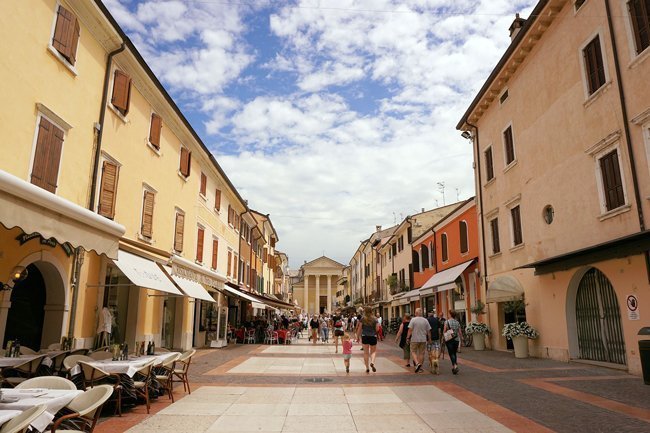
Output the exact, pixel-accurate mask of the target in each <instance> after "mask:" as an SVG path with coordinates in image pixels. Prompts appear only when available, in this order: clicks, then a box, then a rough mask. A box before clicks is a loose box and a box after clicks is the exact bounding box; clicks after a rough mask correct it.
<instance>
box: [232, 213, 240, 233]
mask: <svg viewBox="0 0 650 433" xmlns="http://www.w3.org/2000/svg"><path fill="white" fill-rule="evenodd" d="M232 212H233V216H234V219H235V224H234V226H235V230H239V224H240V222H239V214H238V213H237V212H235V210H234V209H233V210H232Z"/></svg>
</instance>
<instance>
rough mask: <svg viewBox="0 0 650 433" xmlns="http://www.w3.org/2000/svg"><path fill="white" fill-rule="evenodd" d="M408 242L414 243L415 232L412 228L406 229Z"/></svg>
mask: <svg viewBox="0 0 650 433" xmlns="http://www.w3.org/2000/svg"><path fill="white" fill-rule="evenodd" d="M406 239H407V240H406V241H407V242H408V243H409V244H410V243H411V242H413V231H412V230H411V227H408V228H407V229H406Z"/></svg>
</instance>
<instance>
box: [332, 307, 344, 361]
mask: <svg viewBox="0 0 650 433" xmlns="http://www.w3.org/2000/svg"><path fill="white" fill-rule="evenodd" d="M332 322H334V347H335V352H334V353H339V337H343V334H345V331H344V329H345V328H344V325H343V319H342V318H341V316H339V315H335V316H333V317H332Z"/></svg>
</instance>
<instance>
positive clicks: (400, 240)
mask: <svg viewBox="0 0 650 433" xmlns="http://www.w3.org/2000/svg"><path fill="white" fill-rule="evenodd" d="M403 249H404V235H402V236H400V237H399V238H398V239H397V251H402V250H403Z"/></svg>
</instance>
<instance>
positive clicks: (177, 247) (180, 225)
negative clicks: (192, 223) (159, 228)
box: [174, 212, 185, 253]
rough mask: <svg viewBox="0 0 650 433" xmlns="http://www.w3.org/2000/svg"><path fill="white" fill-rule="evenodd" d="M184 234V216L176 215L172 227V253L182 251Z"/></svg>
mask: <svg viewBox="0 0 650 433" xmlns="http://www.w3.org/2000/svg"><path fill="white" fill-rule="evenodd" d="M184 232H185V214H182V213H180V212H179V213H177V214H176V224H175V226H174V251H176V252H179V253H180V252H181V251H183V237H184Z"/></svg>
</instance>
